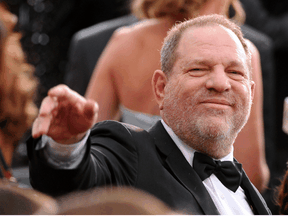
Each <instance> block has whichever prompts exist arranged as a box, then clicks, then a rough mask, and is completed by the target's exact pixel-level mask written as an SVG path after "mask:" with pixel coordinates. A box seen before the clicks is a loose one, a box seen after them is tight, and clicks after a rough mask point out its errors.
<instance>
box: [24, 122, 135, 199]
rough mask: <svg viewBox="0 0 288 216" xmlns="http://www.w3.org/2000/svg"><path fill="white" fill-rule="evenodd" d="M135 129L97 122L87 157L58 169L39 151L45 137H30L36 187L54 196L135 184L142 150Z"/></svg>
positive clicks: (33, 184) (31, 176) (31, 181)
mask: <svg viewBox="0 0 288 216" xmlns="http://www.w3.org/2000/svg"><path fill="white" fill-rule="evenodd" d="M133 133H134V132H133V131H132V130H131V129H129V128H128V127H126V126H125V125H123V124H121V123H118V122H114V121H105V122H101V123H98V124H96V125H95V126H94V127H93V129H92V130H91V134H90V137H89V138H88V141H87V149H86V152H85V156H84V158H83V160H82V161H81V163H80V164H79V166H78V167H77V168H75V169H69V170H66V169H65V170H64V169H55V168H53V167H52V166H50V165H49V164H48V163H47V162H46V160H45V158H44V156H43V149H41V150H35V146H36V144H37V143H38V142H40V141H41V139H33V138H29V140H28V141H27V150H28V157H29V174H30V183H31V185H32V187H33V188H34V189H36V190H39V191H41V192H43V193H46V194H48V195H51V196H59V195H64V194H67V193H69V192H72V191H76V190H86V189H89V188H92V187H95V186H98V187H99V186H120V185H126V186H132V185H133V184H134V183H135V181H136V177H137V167H138V153H137V146H136V141H135V140H134V136H133Z"/></svg>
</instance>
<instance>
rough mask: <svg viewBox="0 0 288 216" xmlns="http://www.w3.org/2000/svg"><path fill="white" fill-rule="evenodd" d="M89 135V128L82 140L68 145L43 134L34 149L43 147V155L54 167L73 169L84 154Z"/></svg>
mask: <svg viewBox="0 0 288 216" xmlns="http://www.w3.org/2000/svg"><path fill="white" fill-rule="evenodd" d="M89 135H90V130H89V131H88V132H87V133H86V135H85V136H84V138H83V139H82V140H80V141H79V142H77V143H74V144H69V145H65V144H60V143H57V142H55V141H54V140H53V139H52V138H51V137H48V136H46V135H43V136H42V142H39V143H38V144H37V145H36V148H35V149H36V150H39V149H42V148H44V147H45V148H44V149H43V151H44V157H45V159H46V160H47V162H48V163H49V164H50V165H52V166H53V167H54V168H58V169H74V168H76V167H77V166H78V165H79V164H80V163H81V161H82V159H83V157H84V155H85V150H86V142H87V139H88V137H89Z"/></svg>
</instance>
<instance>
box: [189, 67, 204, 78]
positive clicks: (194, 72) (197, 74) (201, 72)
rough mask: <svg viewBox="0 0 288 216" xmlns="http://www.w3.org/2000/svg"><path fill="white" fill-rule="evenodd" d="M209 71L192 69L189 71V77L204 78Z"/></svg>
mask: <svg viewBox="0 0 288 216" xmlns="http://www.w3.org/2000/svg"><path fill="white" fill-rule="evenodd" d="M207 71H208V69H206V68H192V69H190V70H188V73H189V75H191V76H194V77H200V76H204V75H205V74H206V73H207Z"/></svg>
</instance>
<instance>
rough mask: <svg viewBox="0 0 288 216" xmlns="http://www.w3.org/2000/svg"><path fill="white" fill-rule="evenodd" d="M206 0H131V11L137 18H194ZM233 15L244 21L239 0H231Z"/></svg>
mask: <svg viewBox="0 0 288 216" xmlns="http://www.w3.org/2000/svg"><path fill="white" fill-rule="evenodd" d="M206 2H207V0H132V2H131V11H132V13H133V14H134V15H135V16H136V17H137V18H139V19H149V18H159V17H165V16H168V17H174V18H179V19H178V20H184V19H190V18H195V17H197V16H198V15H199V9H200V8H201V7H202V6H203V4H204V3H206ZM231 6H232V7H233V9H234V12H235V15H234V16H233V17H230V18H231V19H232V20H234V21H235V22H237V23H238V24H243V23H244V21H245V12H244V10H243V8H242V5H241V3H240V2H239V0H232V1H231ZM227 17H229V14H227Z"/></svg>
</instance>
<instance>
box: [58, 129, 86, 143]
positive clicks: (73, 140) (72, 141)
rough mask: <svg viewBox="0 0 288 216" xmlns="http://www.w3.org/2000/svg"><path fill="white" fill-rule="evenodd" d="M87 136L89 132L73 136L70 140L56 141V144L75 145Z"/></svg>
mask: <svg viewBox="0 0 288 216" xmlns="http://www.w3.org/2000/svg"><path fill="white" fill-rule="evenodd" d="M86 134H87V131H85V132H83V133H80V134H77V135H75V136H71V137H70V138H69V139H54V141H55V142H57V143H60V144H67V145H69V144H74V143H78V142H80V141H81V140H82V139H83V138H84V137H85V135H86Z"/></svg>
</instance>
